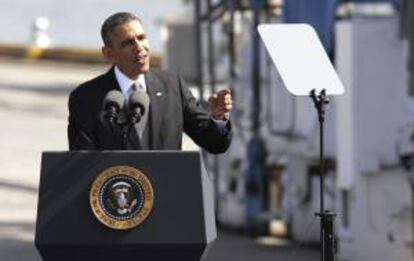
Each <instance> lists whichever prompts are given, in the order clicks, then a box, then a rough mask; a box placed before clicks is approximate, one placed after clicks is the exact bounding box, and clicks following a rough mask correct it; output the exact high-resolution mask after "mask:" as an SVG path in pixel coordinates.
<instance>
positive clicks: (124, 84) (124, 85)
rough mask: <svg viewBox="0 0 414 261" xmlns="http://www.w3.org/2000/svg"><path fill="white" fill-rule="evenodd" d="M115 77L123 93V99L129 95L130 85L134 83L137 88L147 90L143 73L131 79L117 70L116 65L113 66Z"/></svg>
mask: <svg viewBox="0 0 414 261" xmlns="http://www.w3.org/2000/svg"><path fill="white" fill-rule="evenodd" d="M115 78H116V80H117V81H118V84H119V87H121V91H122V94H123V95H124V97H125V99H129V96H130V95H131V93H132V89H131V85H132V84H135V86H136V87H137V88H140V90H141V91H143V92H146V91H147V84H146V82H145V76H144V74H140V75H139V76H138V79H136V80H132V79H130V78H129V77H128V76H126V75H125V74H124V73H123V72H121V70H119V68H118V66H115Z"/></svg>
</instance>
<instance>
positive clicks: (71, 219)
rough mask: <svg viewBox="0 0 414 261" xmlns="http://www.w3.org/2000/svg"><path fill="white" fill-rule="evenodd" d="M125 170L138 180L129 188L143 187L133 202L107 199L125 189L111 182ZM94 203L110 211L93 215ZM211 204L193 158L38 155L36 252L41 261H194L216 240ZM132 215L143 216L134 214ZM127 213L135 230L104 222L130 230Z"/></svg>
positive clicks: (208, 184) (209, 188)
mask: <svg viewBox="0 0 414 261" xmlns="http://www.w3.org/2000/svg"><path fill="white" fill-rule="evenodd" d="M125 169H126V170H128V171H129V170H131V169H132V170H133V171H132V172H134V173H135V172H138V173H140V174H139V175H143V176H144V178H143V177H142V176H140V177H138V179H137V180H138V181H137V182H136V183H137V184H138V185H139V186H141V185H142V184H144V185H142V186H141V187H139V186H138V188H136V189H135V192H136V193H135V192H134V193H135V194H139V195H140V196H139V197H138V196H137V199H134V200H132V198H133V196H131V195H132V194H134V193H129V194H128V195H129V196H114V195H118V194H116V192H114V191H117V189H118V187H119V188H120V189H118V190H119V191H123V190H122V189H121V187H123V189H124V190H125V188H127V187H128V186H130V185H128V184H125V183H127V182H124V181H125V179H129V177H128V176H125V175H124V176H123V178H124V180H120V181H116V180H114V178H115V176H116V175H115V174H116V173H118V172H119V173H121V174H122V171H123V170H125ZM128 171H127V172H128ZM112 174H114V175H115V176H114V175H112ZM128 175H129V174H128ZM105 178H106V181H105V180H102V179H105ZM131 179H132V178H131ZM144 179H145V180H146V182H149V185H148V184H146V183H142V182H143V180H144ZM105 182H106V183H105ZM111 182H112V183H111ZM97 184H98V186H99V185H102V184H106V185H102V186H101V187H100V188H102V189H101V190H99V189H100V188H97V187H96V186H97ZM108 184H109V185H108ZM140 184H141V185H140ZM94 186H95V187H94ZM149 187H151V190H149ZM105 189H107V190H108V191H109V192H106V191H107V190H105ZM111 190H112V191H111ZM130 190H131V191H134V190H133V189H130ZM99 191H103V192H102V193H101V194H99V193H95V192H99ZM148 191H149V192H148ZM150 192H152V194H151V193H150ZM95 194H96V195H95ZM135 194H134V195H135ZM97 195H98V197H95V196H97ZM108 195H112V196H113V197H115V199H105V197H107V196H108ZM119 195H120V194H119ZM91 197H94V199H92V198H91ZM108 198H110V196H108ZM128 198H130V200H129V201H130V203H131V202H132V204H130V203H127V202H128ZM140 201H145V202H140ZM97 202H98V203H99V202H101V203H102V202H103V204H104V205H105V204H109V205H108V206H110V207H111V206H112V207H114V206H115V205H116V206H115V207H114V209H117V210H116V211H115V210H113V211H112V210H106V209H105V206H104V207H103V208H104V209H105V210H104V211H102V209H101V210H99V209H98V210H97V209H96V206H97V205H98V204H97ZM114 202H115V203H114ZM146 204H147V205H146ZM148 204H150V207H148ZM213 204H214V201H213V182H212V178H211V177H210V176H208V174H207V172H206V171H205V170H204V168H203V166H202V161H201V156H200V154H199V152H172V151H171V152H169V151H163V152H157V151H149V152H145V151H141V152H129V151H107V152H105V151H104V152H89V151H88V152H87V151H78V152H74V151H73V152H72V151H71V152H44V153H43V155H42V163H41V175H40V186H39V202H38V213H37V222H36V235H35V245H36V248H37V249H38V251H39V253H40V255H41V256H42V258H43V260H44V261H52V260H54V261H56V260H59V261H66V260H67V261H69V260H70V261H76V260H97V261H98V260H99V261H106V260H111V261H113V260H121V259H124V258H128V260H188V261H195V260H200V258H201V257H202V255H203V253H204V251H205V249H206V247H207V246H208V245H209V244H210V243H211V242H212V241H213V240H214V239H215V238H216V226H215V219H214V205H213ZM120 206H121V207H120ZM146 206H147V207H146ZM110 207H108V208H110ZM139 207H141V210H142V211H143V210H145V209H146V210H145V211H144V212H142V211H141V210H140V211H141V212H140V213H138V209H139ZM111 211H112V212H111ZM117 211H118V212H117ZM128 211H129V212H131V213H132V212H134V211H135V212H137V213H138V215H137V216H136V217H135V219H139V220H138V222H136V223H138V224H133V226H132V227H123V225H122V226H121V227H116V224H117V223H116V222H118V221H113V220H111V217H112V218H115V219H117V218H118V219H119V222H124V223H123V224H124V225H125V224H127V225H131V220H129V221H128V220H124V219H125V218H124V217H126V216H128V215H132V214H133V213H132V214H131V213H129V212H128ZM127 212H128V214H125V213H127ZM102 213H103V214H105V215H106V214H108V215H109V216H110V218H109V219H106V218H105V217H104V218H102ZM142 213H144V214H142ZM99 214H101V216H100V215H99ZM140 215H141V216H140ZM113 216H114V217H113ZM118 219H117V220H118ZM132 220H133V219H132ZM105 222H106V223H105ZM110 225H113V227H110ZM129 258H130V259H129Z"/></svg>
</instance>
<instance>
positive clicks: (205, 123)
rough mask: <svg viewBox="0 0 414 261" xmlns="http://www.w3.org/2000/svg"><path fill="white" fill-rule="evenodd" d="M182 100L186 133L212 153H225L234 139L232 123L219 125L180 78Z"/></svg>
mask: <svg viewBox="0 0 414 261" xmlns="http://www.w3.org/2000/svg"><path fill="white" fill-rule="evenodd" d="M178 83H179V87H180V93H181V99H182V103H183V120H184V132H185V133H186V134H187V135H188V136H190V137H191V139H193V140H194V142H195V143H197V145H199V146H201V147H202V148H204V149H205V150H207V151H208V152H210V153H213V154H218V153H223V152H225V151H226V150H227V149H228V147H229V146H230V143H231V139H232V131H231V123H230V121H228V122H227V124H225V125H224V126H221V125H220V124H217V123H215V122H214V121H213V119H212V118H211V115H210V114H209V113H207V112H206V111H205V110H204V109H203V108H202V107H201V106H200V104H199V103H198V102H197V101H196V99H195V98H194V96H193V95H192V94H191V92H190V90H189V89H188V88H187V86H186V85H185V83H184V81H183V80H182V79H181V78H180V77H179V78H178Z"/></svg>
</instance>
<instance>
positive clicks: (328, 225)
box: [310, 89, 335, 261]
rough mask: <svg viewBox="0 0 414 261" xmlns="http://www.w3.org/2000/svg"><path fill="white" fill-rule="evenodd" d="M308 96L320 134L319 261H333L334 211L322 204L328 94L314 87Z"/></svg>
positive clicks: (317, 214)
mask: <svg viewBox="0 0 414 261" xmlns="http://www.w3.org/2000/svg"><path fill="white" fill-rule="evenodd" d="M310 97H311V98H312V100H313V103H314V105H315V107H316V110H317V112H318V120H319V128H320V136H319V146H320V154H319V162H320V163H319V164H320V212H319V213H315V215H316V216H318V217H320V219H321V236H320V240H321V246H320V253H321V261H334V260H335V238H334V233H333V224H334V218H335V213H333V212H331V211H329V210H325V206H324V194H325V190H324V188H325V174H326V173H325V172H326V170H325V160H324V128H323V127H324V121H325V109H326V105H327V104H328V103H329V99H328V96H326V90H325V89H323V90H322V91H321V92H320V93H319V94H316V91H315V89H313V90H312V91H311V92H310Z"/></svg>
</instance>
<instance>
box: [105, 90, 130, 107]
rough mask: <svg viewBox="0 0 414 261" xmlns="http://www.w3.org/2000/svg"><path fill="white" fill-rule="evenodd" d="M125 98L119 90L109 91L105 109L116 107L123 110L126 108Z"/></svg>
mask: <svg viewBox="0 0 414 261" xmlns="http://www.w3.org/2000/svg"><path fill="white" fill-rule="evenodd" d="M124 102H125V98H124V95H123V94H122V92H120V91H118V90H112V91H109V92H108V93H107V94H106V96H105V99H104V103H103V105H104V108H107V106H116V107H117V108H118V109H121V108H122V107H123V106H124Z"/></svg>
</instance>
